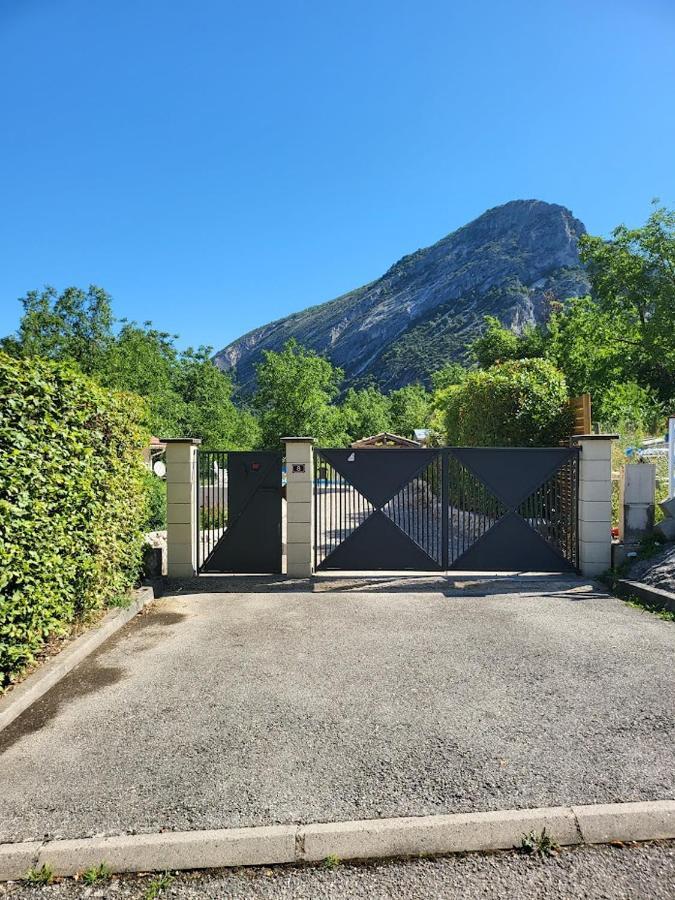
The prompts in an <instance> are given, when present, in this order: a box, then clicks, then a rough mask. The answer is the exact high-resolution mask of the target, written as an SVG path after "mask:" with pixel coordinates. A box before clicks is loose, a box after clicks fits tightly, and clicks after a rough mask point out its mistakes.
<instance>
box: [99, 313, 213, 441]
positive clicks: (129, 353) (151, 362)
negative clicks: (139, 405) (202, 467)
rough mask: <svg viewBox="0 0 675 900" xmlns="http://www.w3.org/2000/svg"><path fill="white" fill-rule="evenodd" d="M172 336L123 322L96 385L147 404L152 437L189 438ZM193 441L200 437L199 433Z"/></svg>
mask: <svg viewBox="0 0 675 900" xmlns="http://www.w3.org/2000/svg"><path fill="white" fill-rule="evenodd" d="M174 340H175V335H170V334H168V333H167V332H164V331H158V330H157V329H155V328H153V327H152V323H151V322H144V323H143V325H138V324H137V323H135V322H126V321H123V322H122V327H121V329H120V330H119V332H118V334H117V335H116V337H115V339H114V340H113V341H112V342H111V343H110V345H109V348H108V352H107V354H106V358H105V365H104V366H103V368H102V371H101V372H100V373H99V376H98V378H99V381H100V382H101V383H102V384H103V385H105V386H106V387H110V388H114V389H116V390H127V391H133V392H134V393H136V394H138V395H139V396H141V397H146V398H147V400H148V409H149V421H148V426H149V428H150V430H151V432H152V433H153V434H156V435H158V436H163V437H179V436H180V435H181V434H188V433H189V432H186V431H185V425H186V422H187V420H188V419H189V412H188V409H187V404H186V398H184V397H183V396H182V395H181V389H180V386H179V385H178V383H177V382H178V373H179V368H180V366H179V353H178V351H177V350H176V348H175V346H174ZM194 436H195V437H202V438H203V435H202V434H201V433H198V434H195V435H194Z"/></svg>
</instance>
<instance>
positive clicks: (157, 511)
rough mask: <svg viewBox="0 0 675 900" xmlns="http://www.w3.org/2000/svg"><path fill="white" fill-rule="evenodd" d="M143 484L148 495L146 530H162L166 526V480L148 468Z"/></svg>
mask: <svg viewBox="0 0 675 900" xmlns="http://www.w3.org/2000/svg"><path fill="white" fill-rule="evenodd" d="M143 484H144V487H145V490H146V493H147V497H148V516H147V519H146V520H145V525H144V530H145V531H162V530H163V529H164V528H166V481H164V479H163V478H159V477H158V476H157V475H155V474H154V472H150V471H149V470H148V469H146V470H145V471H144V473H143Z"/></svg>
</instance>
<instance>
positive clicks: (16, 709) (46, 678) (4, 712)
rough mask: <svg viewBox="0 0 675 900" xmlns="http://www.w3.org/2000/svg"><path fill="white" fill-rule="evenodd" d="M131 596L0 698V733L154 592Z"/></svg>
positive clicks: (106, 637) (146, 601) (150, 598)
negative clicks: (129, 602) (126, 605)
mask: <svg viewBox="0 0 675 900" xmlns="http://www.w3.org/2000/svg"><path fill="white" fill-rule="evenodd" d="M134 596H135V599H134V600H132V602H131V604H130V605H129V606H128V607H127V608H126V609H111V610H110V612H109V613H106V615H105V616H104V617H103V619H102V620H101V621H100V623H99V624H98V625H97V626H96V627H95V628H92V629H91V631H87V632H86V633H85V634H83V635H80V637H78V638H76V639H75V640H74V641H73V642H72V644H69V645H68V646H67V647H66V648H65V649H64V650H62V651H61V653H59V654H57V655H56V656H55V657H53V659H50V660H49V662H46V663H45V664H44V665H43V666H40V667H39V668H38V669H36V670H35V672H33V673H32V674H31V675H29V676H28V678H26V680H25V681H22V682H21V683H20V684H17V686H16V687H15V688H13V689H12V690H11V691H10V692H9V693H8V694H7V695H6V696H4V697H2V698H0V731H2V730H3V728H6V727H7V726H8V725H9V724H10V722H13V721H14V719H16V718H17V717H18V716H20V715H21V713H22V712H25V710H27V709H28V707H29V706H32V705H33V703H35V701H36V700H39V699H40V697H42V696H43V695H44V694H46V693H47V691H48V690H49V689H50V688H52V687H54V685H55V684H57V682H59V681H60V680H61V679H62V678H63V677H64V676H65V675H67V674H68V673H69V672H70V671H72V670H73V669H74V668H75V666H77V665H79V663H81V662H82V660H83V659H86V658H87V656H89V654H90V653H93V652H94V650H96V649H97V648H98V647H100V646H101V644H102V643H103V642H104V641H107V640H108V638H109V637H111V636H112V635H113V634H115V632H116V631H119V630H120V628H122V627H123V626H124V625H126V624H127V622H128V621H130V619H133V617H134V616H135V615H137V614H138V613H139V612H140V611H141V610H142V609H143V607H144V606H145V605H146V604H148V603H150V602H151V601H152V600H154V593H153V590H152V588H150V587H142V588H139V589H138V590H137V591H134ZM1 846H2V845H0V847H1Z"/></svg>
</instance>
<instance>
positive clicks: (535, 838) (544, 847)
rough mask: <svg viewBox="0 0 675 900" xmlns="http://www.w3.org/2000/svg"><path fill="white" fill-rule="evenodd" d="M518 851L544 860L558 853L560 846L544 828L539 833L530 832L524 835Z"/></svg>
mask: <svg viewBox="0 0 675 900" xmlns="http://www.w3.org/2000/svg"><path fill="white" fill-rule="evenodd" d="M520 849H521V850H522V851H523V853H527V854H528V855H529V856H538V857H539V858H540V859H546V858H547V857H549V856H554V855H555V854H557V853H559V852H560V845H559V844H558V842H557V841H556V839H555V838H554V837H552V836H551V835H550V834H549V833H548V832H547V831H546V829H545V828H544V830H543V831H541V832H539V833H537V832H536V831H530V832H528V834H524V835H523V838H522V840H521V842H520Z"/></svg>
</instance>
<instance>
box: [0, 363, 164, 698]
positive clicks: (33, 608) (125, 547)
mask: <svg viewBox="0 0 675 900" xmlns="http://www.w3.org/2000/svg"><path fill="white" fill-rule="evenodd" d="M0 398H1V400H0V690H2V688H3V687H6V685H7V683H8V682H9V681H10V680H11V677H12V675H13V673H15V672H17V671H19V670H20V669H21V668H22V667H24V666H25V665H26V664H27V663H29V662H30V661H31V659H32V658H33V655H34V654H35V652H36V651H37V650H38V649H39V648H40V646H41V645H42V644H43V643H44V641H45V640H46V639H47V638H49V637H50V636H52V635H58V634H60V633H63V632H64V631H66V630H67V628H68V626H69V624H70V623H72V622H73V621H74V620H75V619H77V618H81V617H84V616H86V615H87V614H88V613H90V612H91V611H93V610H96V609H98V608H100V607H102V606H104V605H106V604H108V603H115V602H116V601H118V599H119V598H121V597H122V596H123V595H124V594H125V593H126V592H127V591H128V589H129V588H130V586H131V585H132V584H133V582H134V580H135V578H136V576H137V573H138V569H139V563H140V553H141V546H142V539H143V536H142V532H143V525H144V522H145V520H146V515H147V509H146V492H145V490H144V488H143V477H144V475H143V464H142V457H141V450H142V448H143V447H144V446H146V445H147V441H148V434H147V432H146V431H145V430H144V429H143V427H142V425H141V423H142V422H143V420H144V419H145V417H146V410H145V408H144V403H143V401H142V400H140V399H139V398H137V397H135V396H133V395H131V394H120V393H115V392H111V391H107V390H104V389H102V388H101V387H99V386H98V385H97V384H95V383H94V382H93V381H92V380H91V379H89V378H87V377H86V376H83V375H81V374H79V373H77V372H75V371H73V370H72V369H70V368H68V367H67V366H64V365H62V364H57V363H53V362H49V361H45V360H40V359H31V360H28V359H18V360H17V359H16V358H14V357H10V356H8V355H7V354H5V353H0Z"/></svg>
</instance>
